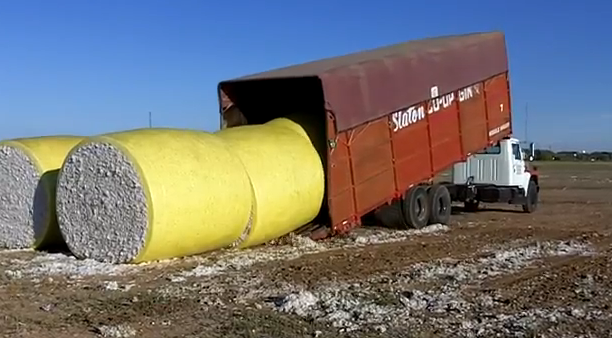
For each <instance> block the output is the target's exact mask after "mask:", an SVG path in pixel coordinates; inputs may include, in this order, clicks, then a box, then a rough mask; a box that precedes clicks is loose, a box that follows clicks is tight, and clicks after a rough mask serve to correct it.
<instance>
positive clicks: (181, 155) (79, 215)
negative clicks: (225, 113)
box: [57, 128, 252, 263]
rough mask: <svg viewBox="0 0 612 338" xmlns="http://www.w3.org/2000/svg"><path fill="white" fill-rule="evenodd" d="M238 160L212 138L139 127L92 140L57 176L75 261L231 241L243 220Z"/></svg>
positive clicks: (133, 257)
mask: <svg viewBox="0 0 612 338" xmlns="http://www.w3.org/2000/svg"><path fill="white" fill-rule="evenodd" d="M251 208H252V193H251V184H250V181H249V177H248V175H247V173H246V171H245V169H244V167H243V165H242V162H241V161H240V159H239V158H238V157H236V156H235V155H234V154H233V153H232V152H230V151H229V149H228V147H227V145H226V144H225V143H224V142H223V141H221V140H220V139H219V138H218V137H217V136H216V135H214V134H210V133H206V132H202V131H195V130H186V129H171V128H155V129H138V130H130V131H124V132H118V133H111V134H105V135H101V136H97V137H92V138H90V139H88V140H86V141H84V142H83V143H81V144H79V145H78V146H77V147H75V148H74V149H73V151H71V153H70V154H69V155H68V157H67V158H66V161H65V163H64V165H63V166H62V169H61V171H60V175H59V179H58V188H57V214H58V220H59V225H60V229H61V231H62V234H63V236H64V238H65V240H66V243H67V244H68V247H69V248H70V250H71V251H72V252H73V253H74V254H75V255H76V256H77V257H81V258H93V259H96V260H99V261H104V262H113V263H128V262H131V263H138V262H145V261H153V260H160V259H166V258H173V257H181V256H187V255H192V254H197V253H202V252H206V251H209V250H214V249H218V248H222V247H226V246H228V245H230V244H232V243H234V242H235V241H236V240H237V239H238V238H239V237H240V235H241V233H242V232H243V230H244V229H245V227H247V224H248V222H249V221H250V214H251Z"/></svg>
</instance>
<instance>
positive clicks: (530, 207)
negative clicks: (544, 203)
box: [523, 181, 539, 213]
mask: <svg viewBox="0 0 612 338" xmlns="http://www.w3.org/2000/svg"><path fill="white" fill-rule="evenodd" d="M538 195H539V193H538V185H537V184H536V183H535V182H534V181H529V186H528V187H527V198H526V199H525V203H524V204H523V211H524V212H527V213H532V212H534V211H536V209H537V208H538Z"/></svg>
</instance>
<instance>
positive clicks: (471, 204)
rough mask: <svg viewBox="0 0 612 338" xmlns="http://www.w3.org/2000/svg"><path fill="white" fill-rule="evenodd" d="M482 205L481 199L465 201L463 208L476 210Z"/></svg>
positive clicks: (471, 210)
mask: <svg viewBox="0 0 612 338" xmlns="http://www.w3.org/2000/svg"><path fill="white" fill-rule="evenodd" d="M479 205H480V202H479V201H465V202H463V210H464V211H465V212H476V211H478V207H479Z"/></svg>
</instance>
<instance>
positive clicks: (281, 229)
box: [216, 118, 325, 248]
mask: <svg viewBox="0 0 612 338" xmlns="http://www.w3.org/2000/svg"><path fill="white" fill-rule="evenodd" d="M216 134H217V135H218V136H219V137H220V138H221V139H222V140H224V141H225V142H227V143H228V144H229V146H230V148H231V150H232V151H233V152H235V153H236V154H237V155H238V157H240V159H241V160H242V163H243V164H244V166H245V168H246V170H247V172H248V174H249V177H250V179H251V184H252V186H253V191H254V194H255V209H254V213H253V222H252V225H251V227H250V228H249V229H247V232H246V233H245V234H243V237H244V238H243V241H242V242H241V243H240V244H239V247H243V248H244V247H249V246H255V245H258V244H262V243H265V242H267V241H270V240H272V239H276V238H278V237H281V236H283V235H285V234H287V233H289V232H291V231H294V230H296V229H297V228H299V227H301V226H302V225H305V224H307V223H308V222H310V221H312V220H313V219H314V218H315V217H316V216H317V214H318V213H319V210H320V208H321V204H322V202H323V194H324V189H325V181H324V171H323V165H322V164H321V160H320V158H319V156H318V154H317V152H316V150H315V148H314V147H313V145H312V143H311V142H310V140H309V139H308V135H306V133H305V132H304V130H303V129H302V128H301V126H300V125H299V124H297V123H295V122H293V121H291V120H289V119H286V118H279V119H276V120H273V121H271V122H269V123H268V124H263V125H246V126H240V127H233V128H228V129H223V130H220V131H218V132H217V133H216Z"/></svg>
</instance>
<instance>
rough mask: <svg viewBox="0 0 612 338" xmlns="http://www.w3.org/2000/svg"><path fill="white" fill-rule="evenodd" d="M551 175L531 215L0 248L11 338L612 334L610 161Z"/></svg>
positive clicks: (4, 330)
mask: <svg viewBox="0 0 612 338" xmlns="http://www.w3.org/2000/svg"><path fill="white" fill-rule="evenodd" d="M539 167H540V171H541V175H542V176H541V187H542V190H541V201H540V207H539V210H538V211H537V212H536V213H534V214H524V213H522V212H518V210H519V209H520V208H515V207H512V206H502V207H501V208H500V207H499V206H498V205H495V206H493V205H491V206H485V209H484V210H482V211H479V212H477V213H470V214H467V213H461V212H460V210H458V211H457V214H456V215H455V216H454V217H453V221H452V224H451V225H450V226H449V227H446V226H440V225H434V226H430V227H428V228H425V229H422V230H421V231H414V230H413V231H390V230H385V229H378V228H362V229H359V230H357V231H355V232H354V233H352V234H351V235H350V236H348V237H346V238H335V239H332V240H326V241H322V242H313V241H310V240H308V239H305V238H301V237H293V238H291V239H290V240H289V241H288V243H284V244H282V245H281V244H279V245H270V246H266V247H262V248H257V249H254V250H248V251H242V252H235V251H231V250H230V251H224V252H217V253H214V254H209V255H202V256H198V257H190V258H185V259H178V260H174V261H169V262H160V263H153V264H143V265H137V266H127V265H119V266H117V265H107V264H101V263H96V262H91V261H78V260H75V259H73V258H72V257H70V256H67V255H64V254H61V253H35V252H32V251H10V252H0V336H3V337H11V338H18V337H24V338H25V337H37V338H39V337H53V338H66V337H271V338H272V337H274V338H280V337H375V336H385V337H495V336H497V337H534V336H536V337H610V336H612V309H611V308H610V307H611V306H612V292H610V290H612V267H611V264H612V237H611V234H612V221H611V220H612V165H609V164H590V163H587V164H571V163H549V164H540V165H539ZM494 207H495V208H494Z"/></svg>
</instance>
